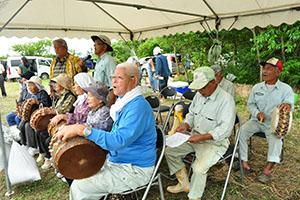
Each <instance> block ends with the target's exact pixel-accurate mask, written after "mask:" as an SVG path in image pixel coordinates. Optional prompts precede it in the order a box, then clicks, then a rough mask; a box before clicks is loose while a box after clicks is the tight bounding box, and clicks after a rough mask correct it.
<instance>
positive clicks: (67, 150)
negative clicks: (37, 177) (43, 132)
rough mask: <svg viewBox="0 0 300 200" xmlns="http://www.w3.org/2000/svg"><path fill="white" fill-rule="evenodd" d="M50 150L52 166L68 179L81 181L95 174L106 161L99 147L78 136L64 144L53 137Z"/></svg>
mask: <svg viewBox="0 0 300 200" xmlns="http://www.w3.org/2000/svg"><path fill="white" fill-rule="evenodd" d="M50 148H51V149H50V153H51V156H52V157H51V159H52V164H53V165H54V167H55V168H56V169H57V170H58V171H59V172H60V173H61V174H62V175H63V176H65V177H67V178H70V179H82V178H87V177H89V176H92V175H94V174H96V173H97V172H98V171H99V170H100V169H101V167H102V166H103V164H104V161H105V159H106V152H105V151H104V150H103V149H102V148H101V147H99V146H98V145H96V144H95V143H94V142H91V141H90V140H87V139H85V138H84V137H79V136H76V137H74V138H70V139H68V140H67V141H66V142H61V141H58V140H57V139H56V137H55V136H54V137H53V138H52V141H51V143H50Z"/></svg>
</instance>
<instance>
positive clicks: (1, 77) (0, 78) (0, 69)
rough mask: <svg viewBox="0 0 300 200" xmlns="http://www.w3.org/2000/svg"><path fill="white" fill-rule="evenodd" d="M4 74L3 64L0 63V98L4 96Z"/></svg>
mask: <svg viewBox="0 0 300 200" xmlns="http://www.w3.org/2000/svg"><path fill="white" fill-rule="evenodd" d="M4 74H5V68H4V66H3V65H2V64H1V63H0V88H1V92H2V98H6V96H7V95H6V91H5V87H4Z"/></svg>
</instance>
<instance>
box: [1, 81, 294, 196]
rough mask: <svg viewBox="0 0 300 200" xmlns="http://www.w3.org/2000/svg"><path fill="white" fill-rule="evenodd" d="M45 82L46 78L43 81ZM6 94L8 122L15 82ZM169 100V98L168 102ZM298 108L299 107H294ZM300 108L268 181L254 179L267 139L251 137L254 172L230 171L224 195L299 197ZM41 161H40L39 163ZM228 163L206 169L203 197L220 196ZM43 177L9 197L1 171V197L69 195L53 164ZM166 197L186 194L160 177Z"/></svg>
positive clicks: (242, 102) (241, 110)
mask: <svg viewBox="0 0 300 200" xmlns="http://www.w3.org/2000/svg"><path fill="white" fill-rule="evenodd" d="M43 83H44V85H45V86H47V81H44V82H43ZM5 86H6V89H7V93H8V97H7V98H6V99H2V98H0V112H1V118H2V122H3V123H4V124H5V125H7V123H6V120H5V115H6V114H7V113H9V112H11V111H12V110H14V109H15V99H17V98H18V90H19V88H18V83H12V82H6V83H5ZM246 101H247V99H246V98H241V97H239V96H237V97H236V110H237V112H238V114H239V116H240V117H241V118H242V121H243V122H244V121H245V120H246V119H247V118H248V116H249V113H248V111H247V108H246ZM167 103H169V102H167ZM297 108H298V107H297ZM299 113H300V112H299V108H298V110H297V111H296V113H294V121H293V128H292V131H291V132H290V133H289V135H287V136H286V138H285V151H284V160H283V162H282V163H281V164H279V165H276V166H275V168H274V171H273V173H272V177H271V184H270V185H263V184H260V183H257V182H256V177H257V174H258V173H259V172H260V171H262V170H263V168H264V166H265V164H266V154H267V143H266V141H264V140H261V139H254V141H253V149H254V152H255V154H250V164H251V166H252V167H253V168H254V169H255V171H256V172H255V173H253V174H250V175H247V176H246V177H245V180H244V184H241V183H240V175H239V173H238V172H235V171H233V172H232V173H231V178H230V183H229V185H228V189H227V193H226V199H234V200H235V199H274V200H275V199H276V200H277V199H288V200H294V199H295V200H296V199H300V187H299V185H300V171H299V167H300V156H299V155H300V148H299V146H300V137H299V127H300V126H299V125H300V120H299V115H300V114H299ZM40 165H41V164H39V167H40ZM161 171H162V172H163V173H165V174H168V167H167V165H166V162H165V160H164V161H163V163H162V167H161ZM227 172H228V164H225V165H223V164H218V165H215V166H214V167H212V168H211V169H210V170H209V172H208V178H207V186H206V189H205V192H204V196H203V198H202V199H203V200H205V199H210V200H215V199H220V197H221V194H222V190H223V185H224V182H225V178H226V174H227ZM40 173H41V177H42V180H40V181H36V182H33V183H23V184H19V185H16V186H13V187H12V189H13V191H14V195H12V196H11V197H10V198H6V197H4V194H5V192H6V191H7V190H6V186H5V176H4V172H1V173H0V180H1V182H0V199H28V200H29V199H30V200H31V199H68V192H69V189H68V186H67V184H65V183H63V182H62V181H61V180H60V179H58V178H57V177H56V176H55V173H54V170H53V168H51V169H48V170H40ZM162 181H163V186H164V193H165V198H166V199H173V200H176V199H187V196H186V194H184V193H180V194H176V195H174V194H170V193H168V192H166V187H167V186H168V185H172V184H176V181H171V180H169V179H166V178H162ZM148 199H150V200H154V199H159V190H158V187H152V188H151V190H150V193H149V196H148Z"/></svg>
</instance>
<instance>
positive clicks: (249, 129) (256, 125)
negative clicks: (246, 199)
mask: <svg viewBox="0 0 300 200" xmlns="http://www.w3.org/2000/svg"><path fill="white" fill-rule="evenodd" d="M261 65H263V66H264V68H263V79H264V82H262V83H258V84H256V85H255V86H254V87H253V88H252V91H251V93H250V97H249V100H248V103H247V106H248V109H249V112H250V114H251V118H250V119H249V120H248V121H247V122H246V123H245V124H244V125H243V126H242V132H241V138H240V145H241V146H240V148H241V159H242V160H243V163H242V170H243V171H244V173H245V174H248V173H250V172H252V171H253V170H252V169H251V168H250V166H249V164H248V144H247V140H248V139H249V138H250V137H251V136H252V135H253V134H254V133H256V132H264V133H265V135H266V138H267V140H268V145H269V149H268V158H267V161H268V163H267V166H266V167H265V169H264V170H263V172H262V173H261V174H260V175H259V176H258V179H257V180H258V181H259V182H261V183H264V184H268V183H269V182H270V173H271V170H272V168H273V166H274V165H275V163H279V162H280V153H281V150H282V140H281V138H280V139H278V138H277V137H276V136H275V135H273V134H271V132H270V126H271V117H272V113H273V111H274V109H275V108H276V107H278V108H279V109H282V110H284V111H291V110H292V109H293V108H294V93H293V90H292V88H291V87H290V86H289V85H287V84H285V83H282V82H281V81H279V79H278V77H279V75H280V72H282V62H281V61H280V60H279V59H277V58H271V59H269V60H268V61H267V62H262V63H261Z"/></svg>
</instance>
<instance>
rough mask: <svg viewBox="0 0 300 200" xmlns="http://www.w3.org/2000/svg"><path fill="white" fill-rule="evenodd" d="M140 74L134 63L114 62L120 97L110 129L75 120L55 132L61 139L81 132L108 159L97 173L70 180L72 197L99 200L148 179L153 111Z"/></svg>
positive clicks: (151, 164) (115, 84) (153, 149)
mask: <svg viewBox="0 0 300 200" xmlns="http://www.w3.org/2000/svg"><path fill="white" fill-rule="evenodd" d="M139 74H140V72H139V69H138V68H137V67H136V65H134V64H130V63H123V64H120V65H118V66H117V68H116V71H115V73H114V75H113V76H112V85H113V91H114V93H115V94H116V96H119V97H120V98H119V99H118V100H117V101H116V103H115V104H114V105H112V107H111V109H110V116H111V117H112V119H113V120H114V125H113V127H112V130H111V131H110V132H107V131H103V130H97V129H94V128H89V127H88V126H85V125H79V124H77V125H70V126H66V127H64V128H62V129H61V130H60V131H59V132H58V133H57V137H58V139H59V140H63V141H65V140H67V139H68V138H72V137H74V136H76V135H79V136H84V137H86V138H87V139H88V140H91V141H93V142H95V143H96V144H97V145H99V146H100V147H102V148H103V149H105V150H107V151H108V155H107V160H106V161H105V163H104V165H103V167H102V169H101V170H100V171H99V172H98V173H97V174H95V175H93V176H91V177H89V178H85V179H80V180H74V181H73V183H72V185H71V188H70V199H71V200H73V199H74V200H81V199H96V200H98V199H100V198H101V197H103V196H105V195H106V194H108V193H120V192H123V191H126V190H129V189H134V188H137V187H139V186H142V185H145V184H146V183H148V182H149V180H150V178H151V175H152V173H153V170H154V165H155V160H156V138H157V134H156V131H155V119H154V114H153V112H152V109H151V107H150V105H149V103H148V102H147V101H146V100H145V99H144V97H143V96H142V91H141V87H140V86H138V80H139Z"/></svg>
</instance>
